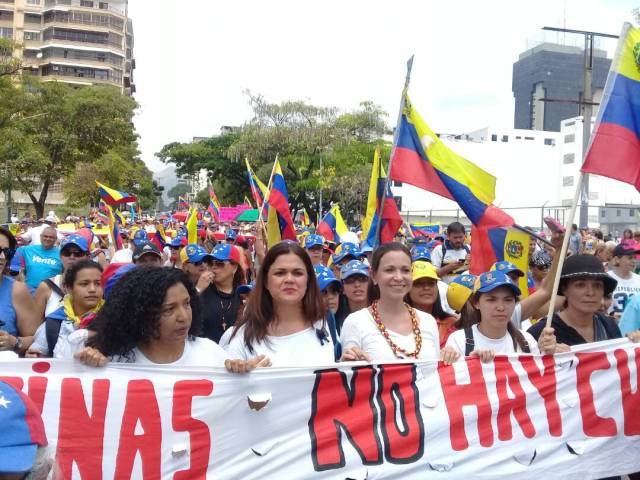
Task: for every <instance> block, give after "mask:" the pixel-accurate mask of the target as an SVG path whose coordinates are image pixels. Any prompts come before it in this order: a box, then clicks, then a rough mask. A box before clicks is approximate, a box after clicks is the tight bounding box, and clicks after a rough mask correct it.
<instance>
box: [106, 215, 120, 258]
mask: <svg viewBox="0 0 640 480" xmlns="http://www.w3.org/2000/svg"><path fill="white" fill-rule="evenodd" d="M107 210H108V215H109V235H110V236H111V242H113V246H114V248H115V249H116V250H120V249H122V238H121V237H120V228H119V227H118V222H117V221H116V219H115V217H114V216H113V209H112V208H111V207H109V206H107Z"/></svg>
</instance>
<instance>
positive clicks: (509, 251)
mask: <svg viewBox="0 0 640 480" xmlns="http://www.w3.org/2000/svg"><path fill="white" fill-rule="evenodd" d="M472 255H473V253H472ZM504 259H505V260H506V261H508V262H511V263H513V264H514V265H515V266H516V267H518V268H519V269H520V270H522V271H523V272H524V277H520V279H519V280H518V287H520V292H521V293H522V294H521V296H520V298H525V297H528V296H529V287H528V281H527V278H528V272H529V235H528V234H526V233H524V232H522V231H520V230H516V229H515V228H509V229H507V235H506V237H505V242H504Z"/></svg>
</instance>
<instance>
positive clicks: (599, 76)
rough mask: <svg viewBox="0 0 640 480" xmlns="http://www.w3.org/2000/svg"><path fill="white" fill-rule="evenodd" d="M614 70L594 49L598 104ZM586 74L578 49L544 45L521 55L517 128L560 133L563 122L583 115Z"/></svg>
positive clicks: (515, 84)
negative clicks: (582, 100) (610, 71)
mask: <svg viewBox="0 0 640 480" xmlns="http://www.w3.org/2000/svg"><path fill="white" fill-rule="evenodd" d="M610 66H611V59H609V58H607V54H606V52H605V51H604V50H599V49H594V51H593V77H592V82H591V90H592V92H593V99H594V102H599V101H600V98H601V97H602V91H603V89H604V84H605V82H606V80H607V73H608V72H609V67H610ZM583 72H584V50H583V49H581V48H578V47H573V46H568V45H559V44H555V43H542V44H540V45H538V46H536V47H534V48H531V49H529V50H527V51H526V52H524V53H521V54H520V58H519V59H518V61H517V62H516V63H514V64H513V77H512V91H513V96H514V97H515V115H514V121H513V126H514V128H516V129H530V130H546V131H550V132H559V131H560V122H561V121H562V120H565V119H567V118H572V117H576V116H578V115H580V113H581V112H580V105H579V104H578V103H577V102H578V101H580V100H581V99H582V94H583V85H584V79H583V76H584V73H583ZM543 99H555V100H565V102H562V101H560V102H558V101H544V100H543ZM566 100H570V101H573V103H570V102H566Z"/></svg>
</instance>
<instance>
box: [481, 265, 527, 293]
mask: <svg viewBox="0 0 640 480" xmlns="http://www.w3.org/2000/svg"><path fill="white" fill-rule="evenodd" d="M499 287H509V288H510V289H511V290H513V293H515V295H516V297H519V296H520V293H521V292H520V289H519V288H518V286H517V285H516V284H515V283H513V282H512V281H511V279H510V278H509V277H508V276H507V274H506V273H504V272H501V271H499V270H495V271H493V272H485V273H483V274H482V275H480V276H479V277H478V278H477V280H476V284H475V289H474V291H476V292H480V293H487V292H491V291H492V290H495V289H496V288H499Z"/></svg>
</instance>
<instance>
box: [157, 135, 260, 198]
mask: <svg viewBox="0 0 640 480" xmlns="http://www.w3.org/2000/svg"><path fill="white" fill-rule="evenodd" d="M238 138H239V135H238V134H235V133H228V134H226V135H221V136H216V137H211V138H207V139H205V140H202V141H199V142H190V143H178V142H173V143H170V144H168V145H165V146H164V147H163V148H162V150H161V151H160V152H158V153H156V156H157V157H158V158H159V159H160V160H162V161H163V162H165V163H173V164H175V166H176V174H177V175H196V174H197V173H198V172H199V171H200V170H201V169H205V170H207V176H208V177H209V181H210V182H211V184H212V185H213V187H214V190H215V192H216V195H217V197H218V200H220V202H221V203H222V204H223V205H230V204H237V203H241V202H242V199H243V198H244V195H246V194H247V188H248V183H247V176H246V168H245V166H244V160H242V161H239V160H238V157H234V156H230V154H229V149H230V147H231V146H232V145H233V144H234V143H235V142H237V140H238ZM207 195H208V194H207ZM207 198H208V197H207ZM208 203H209V201H208V200H207V201H206V202H205V203H204V205H207V204H208Z"/></svg>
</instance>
